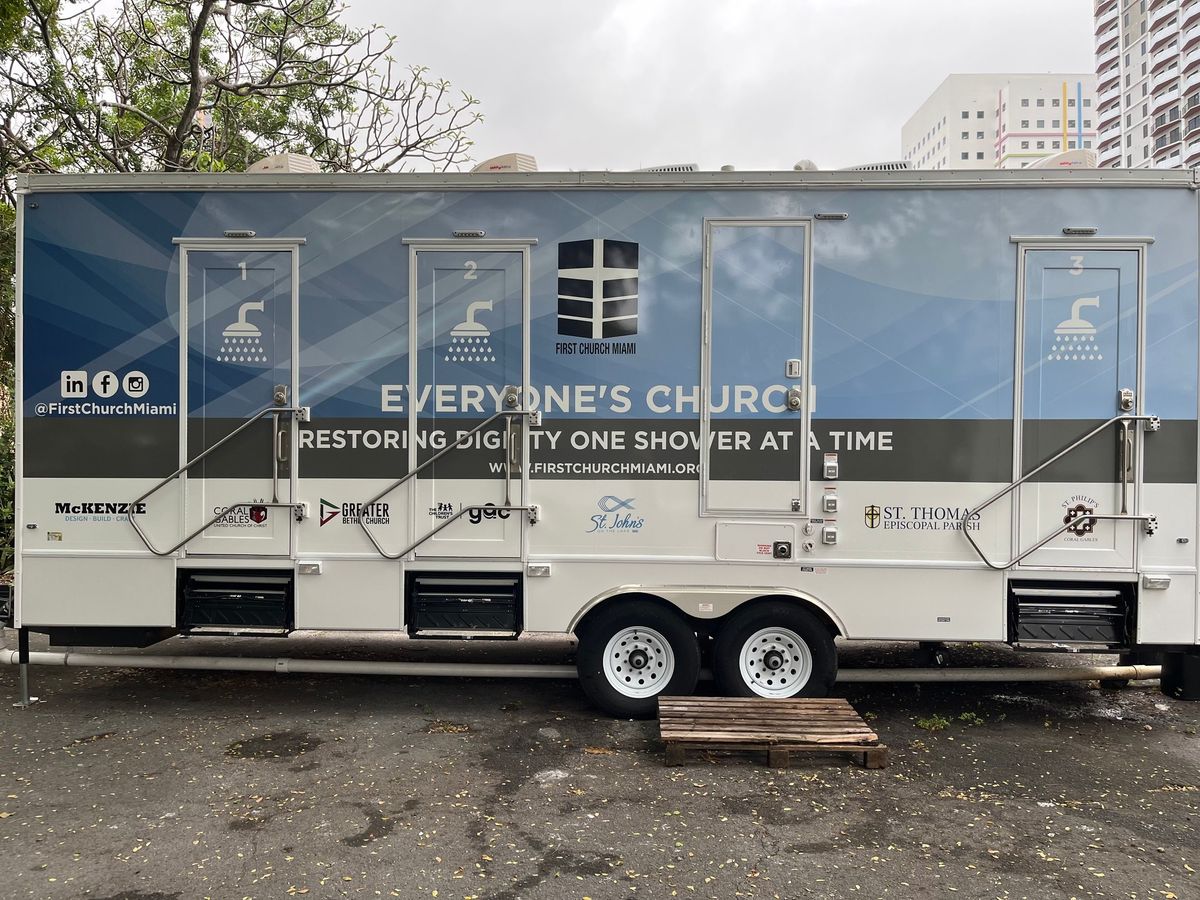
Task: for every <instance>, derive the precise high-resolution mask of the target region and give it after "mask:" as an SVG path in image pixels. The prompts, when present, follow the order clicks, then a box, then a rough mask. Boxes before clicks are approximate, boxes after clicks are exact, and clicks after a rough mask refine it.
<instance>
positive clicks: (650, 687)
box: [604, 626, 675, 698]
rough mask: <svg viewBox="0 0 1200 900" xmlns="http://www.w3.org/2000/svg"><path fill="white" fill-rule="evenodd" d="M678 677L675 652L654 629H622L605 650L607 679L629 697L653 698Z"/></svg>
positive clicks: (610, 684)
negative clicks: (675, 676) (672, 679)
mask: <svg viewBox="0 0 1200 900" xmlns="http://www.w3.org/2000/svg"><path fill="white" fill-rule="evenodd" d="M674 674H675V651H673V650H672V649H671V645H670V643H668V642H667V639H666V638H665V637H663V636H662V635H661V634H659V633H658V632H657V631H655V630H654V629H653V628H643V627H641V626H634V627H631V628H622V629H621V630H620V631H618V632H617V633H616V634H614V635H613V636H612V637H611V638H610V639H609V641H608V645H607V646H606V647H605V648H604V677H605V678H607V679H608V683H609V686H610V687H612V689H613V690H615V691H616V692H617V693H619V694H621V695H623V696H625V697H634V698H641V697H653V696H654V695H655V694H658V693H661V691H662V690H663V688H665V687H666V686H667V684H669V683H670V681H671V676H673V675H674Z"/></svg>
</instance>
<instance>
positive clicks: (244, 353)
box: [180, 240, 299, 556]
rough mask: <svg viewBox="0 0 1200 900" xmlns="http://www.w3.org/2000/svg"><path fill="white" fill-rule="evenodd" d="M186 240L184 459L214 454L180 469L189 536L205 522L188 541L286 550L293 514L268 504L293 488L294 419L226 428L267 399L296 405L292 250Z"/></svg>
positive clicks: (238, 551) (204, 548)
mask: <svg viewBox="0 0 1200 900" xmlns="http://www.w3.org/2000/svg"><path fill="white" fill-rule="evenodd" d="M180 243H181V244H182V247H181V258H180V265H181V270H182V277H181V293H182V310H183V314H184V315H183V318H184V327H185V328H186V331H187V344H186V351H185V352H186V357H185V360H184V366H183V368H184V375H183V385H182V388H181V390H182V392H183V394H184V396H185V402H184V403H183V404H181V408H180V414H181V417H182V420H183V421H182V423H181V427H182V429H183V434H182V436H181V441H180V444H181V447H182V448H183V456H184V460H183V461H182V462H188V461H192V460H196V459H197V457H200V456H201V455H202V454H204V453H205V452H206V451H211V452H209V453H208V455H207V456H204V457H203V458H202V459H200V460H199V461H197V462H195V463H194V465H192V466H191V467H190V468H189V469H188V471H187V472H186V473H185V475H184V483H185V497H186V501H185V504H184V506H185V514H184V533H185V534H192V533H193V532H195V531H197V529H202V528H203V530H202V531H200V533H199V534H197V535H196V537H194V538H193V539H192V540H191V541H190V542H188V544H187V545H186V546H185V548H184V549H185V551H186V552H187V553H189V554H218V555H221V556H230V555H250V556H285V555H288V554H290V552H291V534H292V522H293V516H292V514H291V510H289V509H287V508H286V507H284V506H278V505H270V504H286V503H289V502H291V498H292V497H294V496H295V472H296V467H295V466H294V465H293V461H294V460H293V457H294V453H295V441H296V436H295V434H294V433H293V431H294V429H293V428H292V427H291V420H290V418H288V417H286V416H285V417H279V418H278V419H277V417H276V416H274V415H272V414H267V415H264V416H263V417H262V418H260V419H258V420H257V421H255V422H254V423H253V424H251V425H248V426H246V428H245V429H244V430H243V431H241V432H240V433H238V434H236V435H234V436H233V437H232V438H230V435H231V434H232V433H233V432H235V431H236V430H237V429H238V428H239V427H240V426H243V425H246V421H247V420H248V419H251V418H252V417H254V416H255V415H256V414H258V413H259V412H261V411H262V410H263V409H265V408H267V407H276V406H281V407H283V406H288V405H295V403H296V400H295V395H296V390H297V384H296V380H297V379H296V373H295V368H294V360H295V359H296V357H297V353H296V347H295V340H296V333H295V329H294V328H293V323H294V322H295V321H296V308H297V305H298V302H299V297H298V292H297V280H298V279H297V267H298V254H297V247H296V246H295V245H294V244H293V245H291V246H287V245H285V244H278V243H275V242H263V241H251V240H241V241H238V240H227V241H225V240H213V241H197V242H185V241H181V242H180ZM227 438H228V440H227ZM222 442H223V443H222ZM217 516H220V517H221V518H219V519H218V520H217V521H216V522H213V523H212V524H211V525H208V527H207V528H205V527H204V526H205V525H206V523H209V522H212V520H213V519H214V517H217Z"/></svg>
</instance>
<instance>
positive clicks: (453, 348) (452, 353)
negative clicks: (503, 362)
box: [445, 300, 496, 363]
mask: <svg viewBox="0 0 1200 900" xmlns="http://www.w3.org/2000/svg"><path fill="white" fill-rule="evenodd" d="M480 310H487V311H488V312H491V310H492V301H491V300H476V301H475V302H474V303H472V304H470V305H469V306H468V307H467V318H466V321H465V322H459V323H458V324H457V325H455V326H454V327H453V328H452V329H450V347H449V348H448V349H447V351H446V356H445V361H446V362H455V363H465V362H495V361H496V354H495V352H494V351H493V350H492V342H491V340H490V338H491V336H492V331H491V329H490V328H488V327H487V326H486V325H484V324H483V323H482V322H476V321H475V315H476V314H477V313H478V312H479V311H480Z"/></svg>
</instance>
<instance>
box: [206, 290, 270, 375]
mask: <svg viewBox="0 0 1200 900" xmlns="http://www.w3.org/2000/svg"><path fill="white" fill-rule="evenodd" d="M266 308H267V301H265V300H251V301H249V302H247V303H243V304H242V305H241V306H239V307H238V312H237V319H236V320H235V321H234V322H231V323H230V324H229V325H228V326H227V327H226V328H225V330H224V331H222V332H221V338H222V340H221V346H220V349H218V350H217V362H229V363H242V364H245V363H251V364H256V363H265V362H266V361H267V351H266V349H265V348H264V347H263V342H262V329H261V328H259V327H258V326H257V325H255V324H254V323H253V322H249V321H247V319H246V316H247V315H248V314H249V313H252V312H264V311H266Z"/></svg>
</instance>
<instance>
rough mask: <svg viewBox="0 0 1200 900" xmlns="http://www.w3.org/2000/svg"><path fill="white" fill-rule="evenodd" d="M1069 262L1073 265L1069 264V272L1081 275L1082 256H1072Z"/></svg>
mask: <svg viewBox="0 0 1200 900" xmlns="http://www.w3.org/2000/svg"><path fill="white" fill-rule="evenodd" d="M1071 262H1072V263H1074V265H1073V266H1071V270H1070V271H1071V274H1072V275H1082V274H1083V257H1082V256H1072V257H1071Z"/></svg>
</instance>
